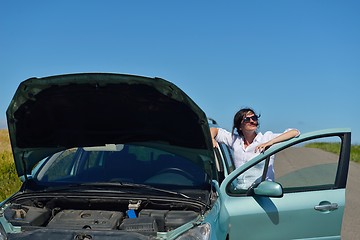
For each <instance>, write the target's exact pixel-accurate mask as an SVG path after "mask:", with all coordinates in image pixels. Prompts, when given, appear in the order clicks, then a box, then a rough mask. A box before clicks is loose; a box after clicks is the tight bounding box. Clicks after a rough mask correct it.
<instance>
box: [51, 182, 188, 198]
mask: <svg viewBox="0 0 360 240" xmlns="http://www.w3.org/2000/svg"><path fill="white" fill-rule="evenodd" d="M83 187H116V188H136V189H141V188H143V189H147V190H153V191H158V192H163V193H167V194H171V195H177V196H181V197H183V198H187V199H190V198H191V197H189V196H188V195H186V194H184V193H181V192H175V191H171V190H167V189H163V188H156V187H153V186H150V185H146V184H138V183H123V182H93V183H78V184H69V185H63V186H59V187H49V188H47V189H46V190H45V191H46V192H49V191H61V190H70V189H73V188H83Z"/></svg>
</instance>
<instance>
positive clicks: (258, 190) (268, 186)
mask: <svg viewBox="0 0 360 240" xmlns="http://www.w3.org/2000/svg"><path fill="white" fill-rule="evenodd" d="M252 195H257V196H264V197H275V198H281V197H282V196H283V195H284V193H283V188H282V186H281V184H280V183H277V182H271V181H263V182H261V183H259V184H258V185H257V186H256V187H254V188H253V194H252Z"/></svg>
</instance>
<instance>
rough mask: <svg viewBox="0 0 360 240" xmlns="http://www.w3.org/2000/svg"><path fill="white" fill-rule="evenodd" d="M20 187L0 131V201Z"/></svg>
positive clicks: (359, 157)
mask: <svg viewBox="0 0 360 240" xmlns="http://www.w3.org/2000/svg"><path fill="white" fill-rule="evenodd" d="M307 146H308V147H314V148H320V149H323V150H325V151H328V152H334V153H337V152H336V151H337V150H335V149H338V146H336V145H334V144H332V143H317V144H313V145H307ZM350 158H351V160H352V161H354V162H359V163H360V145H353V146H352V147H351V154H350ZM20 186H21V182H20V180H19V178H18V176H17V173H16V170H15V165H14V160H13V156H12V153H11V146H10V139H9V134H8V131H7V130H4V129H2V130H0V201H2V200H4V199H5V198H7V197H8V196H10V195H11V194H13V193H14V192H15V191H17V190H18V189H19V188H20Z"/></svg>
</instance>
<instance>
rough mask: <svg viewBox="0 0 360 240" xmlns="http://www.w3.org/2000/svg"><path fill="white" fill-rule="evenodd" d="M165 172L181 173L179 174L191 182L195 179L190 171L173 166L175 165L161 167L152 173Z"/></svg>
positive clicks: (159, 173)
mask: <svg viewBox="0 0 360 240" xmlns="http://www.w3.org/2000/svg"><path fill="white" fill-rule="evenodd" d="M166 173H175V174H177V175H181V176H183V177H185V178H187V179H189V180H191V181H192V182H196V179H195V177H194V176H193V175H191V174H190V173H188V172H186V171H184V170H183V169H180V168H175V167H170V168H164V169H161V170H160V171H158V172H157V173H156V174H154V176H157V175H161V174H166Z"/></svg>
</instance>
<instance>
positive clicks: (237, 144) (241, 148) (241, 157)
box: [215, 128, 290, 189]
mask: <svg viewBox="0 0 360 240" xmlns="http://www.w3.org/2000/svg"><path fill="white" fill-rule="evenodd" d="M218 130H219V131H218V134H217V135H216V137H215V140H216V141H217V142H219V143H224V144H226V145H228V146H229V147H230V148H232V149H233V152H234V164H235V167H236V168H238V167H240V166H241V165H243V164H244V163H246V162H247V161H249V160H250V159H252V158H254V157H255V156H257V155H259V154H260V153H259V151H258V152H255V148H256V146H258V145H259V144H262V143H266V142H268V141H270V140H271V139H273V138H275V137H277V136H279V135H281V134H282V133H273V132H271V131H267V132H265V133H264V134H262V133H261V132H259V133H257V135H256V137H255V139H254V141H253V142H252V143H251V144H250V145H248V146H247V147H245V145H244V139H243V138H242V137H240V136H239V135H238V134H237V133H236V134H235V133H234V135H232V134H231V133H230V132H228V131H226V130H225V129H222V128H218ZM289 130H290V129H288V130H286V131H289ZM286 131H285V132H286ZM274 159H275V156H274V155H272V156H271V157H270V162H269V168H268V172H267V176H266V180H269V181H273V180H274V165H273V164H274ZM264 164H265V162H264V161H262V162H260V163H259V164H257V165H255V166H254V167H252V168H250V169H249V170H247V171H246V172H244V173H243V174H241V175H240V176H239V177H238V184H237V188H241V189H247V188H249V187H250V186H251V184H252V183H254V182H255V181H257V180H259V178H261V176H262V172H263V168H264Z"/></svg>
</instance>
